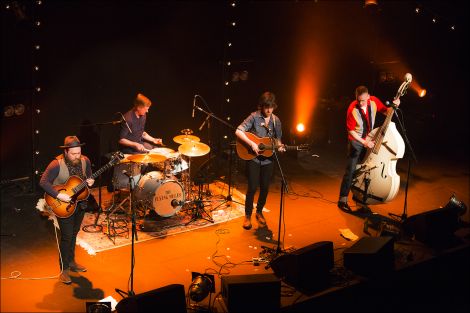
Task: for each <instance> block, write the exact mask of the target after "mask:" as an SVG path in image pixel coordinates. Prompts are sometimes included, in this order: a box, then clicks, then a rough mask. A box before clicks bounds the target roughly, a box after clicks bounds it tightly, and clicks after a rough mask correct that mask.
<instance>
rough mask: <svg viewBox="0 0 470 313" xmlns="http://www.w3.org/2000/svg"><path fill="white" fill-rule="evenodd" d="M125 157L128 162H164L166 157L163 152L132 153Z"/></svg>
mask: <svg viewBox="0 0 470 313" xmlns="http://www.w3.org/2000/svg"><path fill="white" fill-rule="evenodd" d="M127 159H128V160H129V161H130V162H134V163H159V162H164V161H165V160H166V159H167V157H166V156H164V155H163V154H156V153H152V154H134V155H131V156H128V157H127Z"/></svg>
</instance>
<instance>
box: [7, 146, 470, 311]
mask: <svg viewBox="0 0 470 313" xmlns="http://www.w3.org/2000/svg"><path fill="white" fill-rule="evenodd" d="M316 153H317V154H319V155H320V157H319V158H316V157H312V156H311V155H307V154H303V155H285V156H283V157H282V160H281V161H282V165H283V169H284V172H285V175H286V177H287V180H288V183H289V193H288V194H287V195H286V196H285V201H284V208H283V209H284V210H283V211H284V212H283V218H284V219H283V222H282V225H281V226H282V227H281V236H280V238H281V242H282V245H281V247H282V248H283V249H288V250H292V249H298V248H302V247H305V246H308V245H311V244H313V243H316V242H319V241H332V242H333V245H334V253H335V266H336V267H337V268H336V270H341V268H342V266H343V263H342V257H343V256H342V253H343V250H344V249H345V248H348V247H350V246H352V245H353V244H354V243H355V242H354V241H350V240H347V239H346V238H345V237H343V236H342V235H341V232H340V229H349V230H350V231H351V232H352V233H354V234H355V235H357V236H358V237H359V238H361V237H365V236H377V235H378V231H377V230H376V229H374V228H369V229H366V228H367V227H364V226H365V219H364V218H363V217H361V216H355V215H352V214H347V213H344V212H342V211H341V210H339V209H338V208H337V206H336V202H337V198H338V190H339V185H340V181H341V177H342V174H343V169H344V165H345V156H344V154H345V152H344V147H339V148H336V149H332V148H329V147H323V148H321V149H319V150H317V151H316ZM406 170H407V162H406V161H404V160H401V161H399V163H398V173H399V174H400V176H401V179H402V183H401V187H400V191H399V194H398V196H397V198H396V199H394V200H393V201H392V202H390V203H387V204H381V205H375V206H371V209H372V210H373V211H374V212H375V213H377V214H378V215H381V216H386V217H388V216H389V213H393V214H396V215H399V216H401V215H402V214H403V208H404V200H405V199H404V196H405V193H404V186H405V184H404V183H405V180H406ZM411 173H412V175H411V177H410V184H409V190H408V199H407V215H408V216H413V215H416V214H419V213H422V212H426V211H431V210H434V209H437V208H439V207H440V206H444V205H445V204H447V203H448V201H449V198H450V197H451V196H452V195H453V194H455V196H456V197H457V198H458V199H459V200H461V201H463V202H464V203H465V204H467V205H469V204H470V201H469V168H468V163H467V160H464V161H461V162H459V161H455V160H449V159H448V158H444V157H437V156H434V157H432V158H428V159H427V160H425V159H421V160H420V162H419V163H418V164H414V165H413V168H412V172H411ZM234 186H235V187H236V188H237V189H238V190H240V191H241V192H242V193H244V191H245V190H246V182H245V179H244V176H243V175H242V173H238V174H236V175H235V177H234ZM280 186H281V183H280V177H279V175H278V174H276V175H275V176H274V178H273V182H272V185H271V189H270V193H269V196H268V202H267V204H266V209H267V210H266V211H265V213H264V215H265V217H266V219H267V224H268V228H267V229H259V228H258V225H257V223H256V221H255V219H254V218H253V228H252V229H251V230H249V231H247V230H244V229H243V228H242V221H243V218H242V217H239V218H236V219H232V220H228V221H227V222H223V223H219V224H216V225H212V226H209V227H204V228H198V229H195V230H191V231H188V232H183V233H178V234H175V235H170V236H165V237H160V238H157V239H153V240H148V241H145V242H140V243H138V244H136V245H135V268H134V284H133V289H134V292H135V293H136V294H139V293H143V292H146V291H149V290H153V289H155V288H159V287H162V286H166V285H169V284H183V285H184V286H185V290H186V292H187V290H188V287H189V285H190V283H191V272H200V273H203V272H206V271H207V272H209V273H215V283H216V294H218V293H219V291H220V275H237V274H261V273H272V270H271V269H270V268H266V267H265V265H266V264H264V263H261V264H260V265H258V266H256V265H254V264H253V262H251V261H252V259H253V258H258V257H260V252H261V251H262V250H263V249H262V246H268V247H276V242H275V239H277V238H278V223H279V215H280ZM225 192H226V191H225ZM226 195H227V194H222V196H226ZM40 196H41V195H40V194H24V193H22V192H21V190H20V189H19V188H17V187H15V186H10V187H8V188H3V190H2V202H1V205H2V221H1V223H2V229H1V232H2V236H1V276H2V281H1V311H2V312H83V311H85V302H87V301H97V300H99V299H102V298H105V297H108V296H112V297H113V298H114V299H116V300H117V301H119V300H121V299H122V297H121V296H120V295H119V294H118V293H117V292H116V291H115V288H119V289H121V290H124V291H128V290H129V275H130V258H131V247H130V246H123V247H120V248H116V249H111V250H106V251H102V252H99V253H96V254H95V255H90V254H89V253H87V251H86V250H84V249H83V248H81V247H79V246H77V249H76V259H77V261H78V262H79V263H81V264H83V265H85V266H86V267H87V268H88V271H87V272H86V273H80V274H77V273H73V274H72V280H73V283H72V284H71V285H64V284H62V283H60V282H59V281H58V279H57V275H58V274H59V266H58V253H57V244H56V239H55V233H54V228H53V226H52V223H51V222H50V221H48V220H47V218H45V217H42V216H41V215H40V214H39V212H38V211H37V210H36V209H35V206H36V202H37V200H38V198H39V197H40ZM255 199H256V198H255ZM350 203H351V204H352V203H353V201H352V200H350ZM462 219H463V220H464V221H466V222H469V221H470V219H469V212H468V210H467V212H466V213H465V215H464V216H463V217H462ZM366 232H368V233H369V234H367V233H366ZM463 239H464V240H469V238H468V234H467V235H463ZM396 248H397V245H396ZM400 251H401V252H400V253H396V255H397V256H398V258H396V260H395V262H396V266H398V267H406V266H407V265H408V263H410V262H413V263H417V262H420V260H425V259H428V258H429V257H432V256H435V255H436V253H435V251H434V250H433V249H432V248H429V247H426V246H425V245H423V244H421V243H418V242H413V243H411V244H409V243H408V244H407V245H406V247H405V246H403V247H402V248H401V250H400ZM410 252H413V256H414V257H413V260H412V261H411V260H409V258H407V257H406V256H407V255H408V256H409V255H410ZM400 256H402V257H400ZM9 277H16V278H11V279H8V278H9ZM346 277H347V275H346ZM345 285H347V284H341V285H338V286H331V288H332V289H338V288H344V286H345ZM467 288H468V286H467ZM289 290H290V291H292V292H288V293H287V295H285V296H283V297H282V298H281V304H282V307H289V306H291V305H292V304H293V302H297V303H298V302H301V301H303V300H305V299H306V298H308V296H304V295H302V294H301V293H299V292H298V291H294V290H293V289H291V288H290V289H289ZM325 292H328V291H327V290H326V291H325V290H324V291H322V293H325ZM214 296H215V295H214ZM213 298H214V297H213ZM213 298H212V299H213ZM219 301H221V300H220V297H218V298H217V300H216V301H215V305H216V306H217V305H220V303H219ZM202 304H203V305H207V299H206V300H205V301H203V302H202ZM467 309H468V307H467Z"/></svg>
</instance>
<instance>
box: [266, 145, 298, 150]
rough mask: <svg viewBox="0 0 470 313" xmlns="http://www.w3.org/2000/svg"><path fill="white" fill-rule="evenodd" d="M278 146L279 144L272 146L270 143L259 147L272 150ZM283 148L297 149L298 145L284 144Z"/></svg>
mask: <svg viewBox="0 0 470 313" xmlns="http://www.w3.org/2000/svg"><path fill="white" fill-rule="evenodd" d="M279 147H281V145H275V146H273V145H270V146H267V145H263V146H262V147H261V148H262V149H263V150H274V149H278V148H279ZM284 148H285V149H286V150H288V151H289V150H298V149H299V146H286V145H284Z"/></svg>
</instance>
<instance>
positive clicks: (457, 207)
mask: <svg viewBox="0 0 470 313" xmlns="http://www.w3.org/2000/svg"><path fill="white" fill-rule="evenodd" d="M445 208H447V209H451V210H453V211H455V212H456V213H457V215H458V216H462V215H464V214H465V212H467V206H466V205H465V203H463V202H462V201H460V200H459V199H457V197H456V196H455V194H453V195H452V196H451V197H450V199H449V202H448V203H447V204H446V205H445Z"/></svg>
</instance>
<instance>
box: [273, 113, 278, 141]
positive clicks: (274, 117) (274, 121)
mask: <svg viewBox="0 0 470 313" xmlns="http://www.w3.org/2000/svg"><path fill="white" fill-rule="evenodd" d="M272 118H273V128H274V138H278V137H277V132H276V115H274V113H273V114H272Z"/></svg>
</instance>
